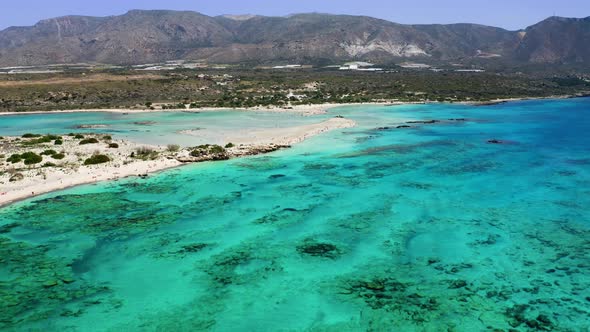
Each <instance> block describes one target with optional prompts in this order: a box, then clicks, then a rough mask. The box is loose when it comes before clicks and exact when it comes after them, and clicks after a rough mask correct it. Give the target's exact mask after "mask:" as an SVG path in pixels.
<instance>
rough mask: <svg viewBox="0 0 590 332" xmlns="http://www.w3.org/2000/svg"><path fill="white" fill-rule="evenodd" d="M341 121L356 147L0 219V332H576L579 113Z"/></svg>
mask: <svg viewBox="0 0 590 332" xmlns="http://www.w3.org/2000/svg"><path fill="white" fill-rule="evenodd" d="M334 112H337V113H339V114H344V115H345V116H347V117H349V118H353V119H355V120H356V121H357V122H358V123H359V127H358V128H354V129H347V130H346V131H343V132H334V133H330V134H328V135H323V136H320V137H316V138H313V139H311V140H309V141H306V142H304V143H302V144H301V145H298V146H296V147H294V148H293V149H291V150H285V151H281V152H278V153H274V154H270V155H265V156H259V157H254V158H247V159H237V160H231V161H228V162H219V163H208V164H200V165H192V166H188V167H184V168H181V169H175V170H172V171H167V172H164V173H161V174H159V175H157V176H152V177H150V178H149V179H147V180H138V179H127V180H124V181H119V182H114V183H102V184H98V185H93V186H84V187H78V188H74V189H71V190H67V191H64V192H59V193H53V194H50V195H46V196H43V197H40V198H37V199H33V200H29V201H26V202H22V203H19V204H16V205H14V206H12V207H9V208H6V209H3V210H1V211H0V225H1V226H2V228H0V241H1V242H2V243H0V251H1V252H0V263H1V264H0V297H1V299H0V303H2V304H1V306H2V308H1V309H2V310H0V328H3V329H7V330H28V329H33V330H34V329H43V330H71V331H88V330H93V331H94V330H97V331H108V330H111V331H121V330H141V331H168V330H211V331H281V330H282V331H305V330H310V331H392V330H393V331H441V330H452V331H482V330H487V329H489V330H493V329H500V330H508V329H510V328H515V329H516V330H519V331H527V330H542V329H545V330H557V331H584V330H587V329H588V327H589V326H590V318H589V317H590V315H589V313H590V291H589V290H588V289H589V286H590V254H589V253H590V251H589V250H590V212H589V211H588V206H590V198H589V197H590V189H589V188H590V151H589V150H590V138H589V136H588V132H589V130H590V100H589V99H577V100H564V101H542V102H541V101H535V102H520V103H510V104H504V105H498V106H491V107H480V108H476V107H468V106H450V105H421V106H404V107H351V108H342V109H339V110H337V111H334ZM400 118H412V119H425V120H429V119H439V120H446V119H463V118H464V119H465V120H466V121H443V122H441V123H437V124H428V125H417V128H405V129H389V130H375V128H377V127H384V126H390V127H395V126H397V125H399V121H400V120H399V119H400ZM489 139H500V140H503V141H505V144H488V143H487V141H488V140H489Z"/></svg>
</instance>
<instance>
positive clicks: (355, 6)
mask: <svg viewBox="0 0 590 332" xmlns="http://www.w3.org/2000/svg"><path fill="white" fill-rule="evenodd" d="M0 2H2V4H1V10H0V29H4V28H6V27H9V26H14V25H32V24H34V23H36V22H37V21H39V20H41V19H45V18H51V17H56V16H64V15H74V14H75V15H92V16H108V15H120V14H123V13H125V12H126V11H128V10H129V9H176V10H194V11H198V12H201V13H204V14H207V15H220V14H245V13H252V14H260V15H287V14H292V13H302V12H322V13H333V14H353V15H368V16H374V17H379V18H383V19H387V20H390V21H394V22H399V23H459V22H468V23H480V24H487V25H494V26H500V27H503V28H507V29H511V30H516V29H520V28H524V27H526V26H528V25H531V24H534V23H536V22H538V21H540V20H542V19H544V18H547V17H548V16H551V15H553V14H556V15H558V16H568V17H586V16H590V0H401V1H400V0H0Z"/></svg>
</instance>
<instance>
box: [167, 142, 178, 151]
mask: <svg viewBox="0 0 590 332" xmlns="http://www.w3.org/2000/svg"><path fill="white" fill-rule="evenodd" d="M166 149H167V150H168V152H178V151H179V150H180V145H176V144H169V145H168V147H167V148H166Z"/></svg>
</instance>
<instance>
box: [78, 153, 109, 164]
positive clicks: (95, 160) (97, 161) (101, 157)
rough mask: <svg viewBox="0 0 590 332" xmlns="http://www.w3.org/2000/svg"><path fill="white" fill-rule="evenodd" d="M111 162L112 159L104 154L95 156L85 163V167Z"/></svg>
mask: <svg viewBox="0 0 590 332" xmlns="http://www.w3.org/2000/svg"><path fill="white" fill-rule="evenodd" d="M109 161H111V158H109V157H108V156H106V155H104V154H95V155H93V156H92V157H90V158H88V159H86V160H85V161H84V165H98V164H104V163H108V162H109Z"/></svg>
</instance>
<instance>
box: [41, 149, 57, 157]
mask: <svg viewBox="0 0 590 332" xmlns="http://www.w3.org/2000/svg"><path fill="white" fill-rule="evenodd" d="M54 154H57V151H55V150H45V151H43V152H41V155H42V156H53V155H54Z"/></svg>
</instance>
